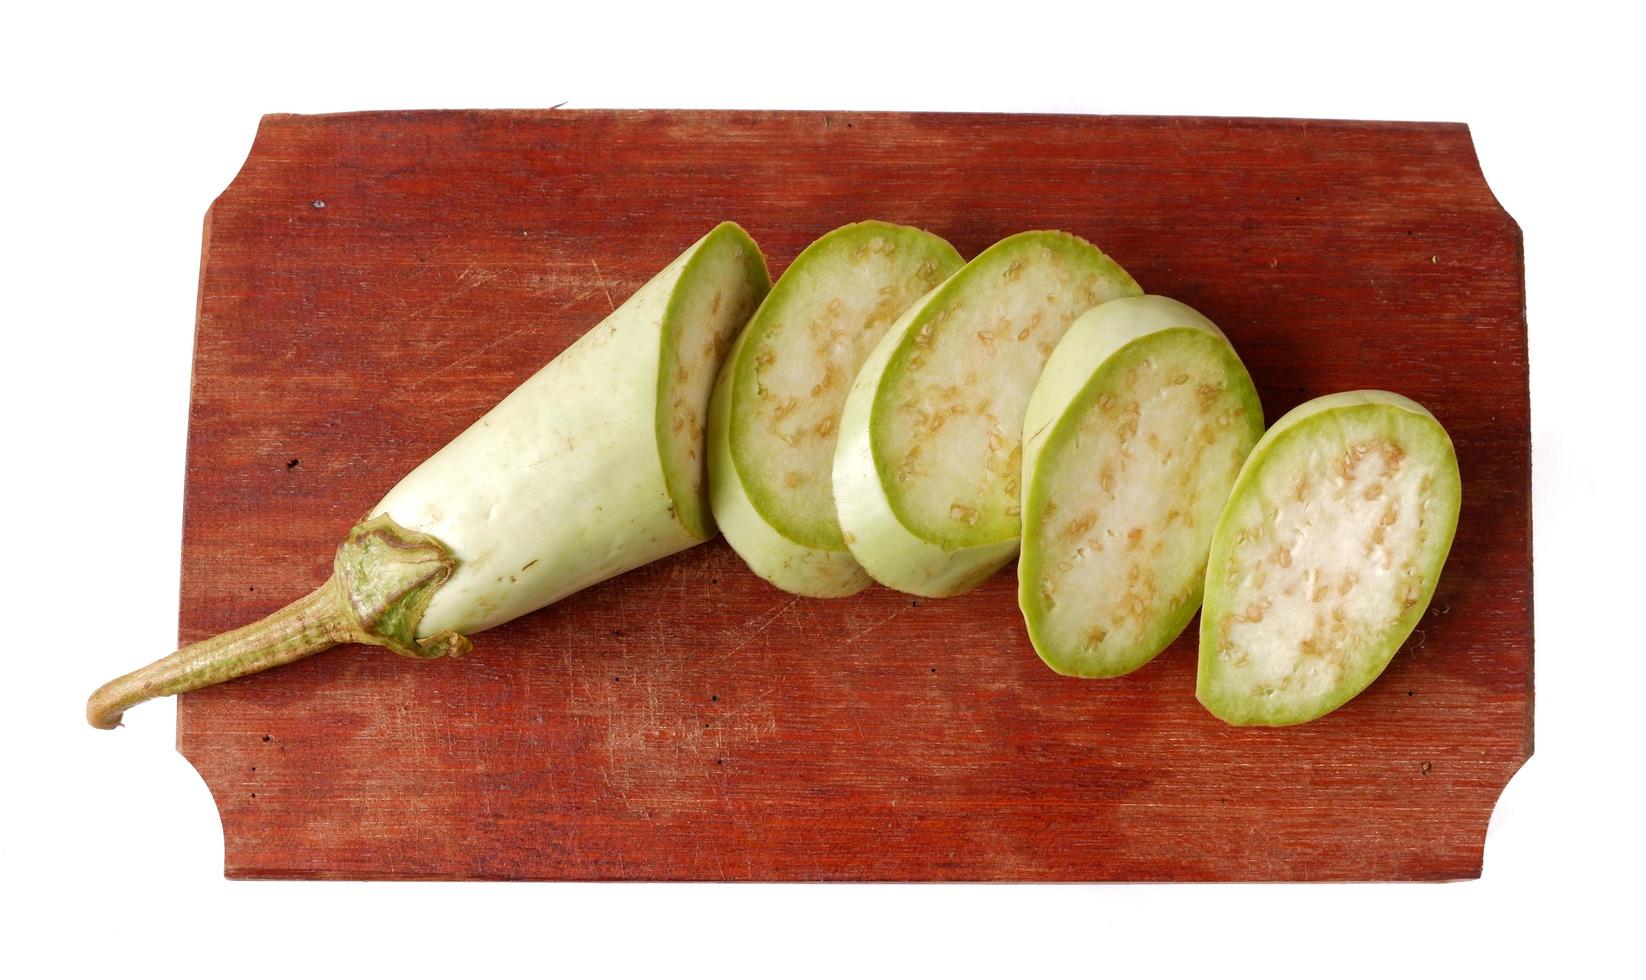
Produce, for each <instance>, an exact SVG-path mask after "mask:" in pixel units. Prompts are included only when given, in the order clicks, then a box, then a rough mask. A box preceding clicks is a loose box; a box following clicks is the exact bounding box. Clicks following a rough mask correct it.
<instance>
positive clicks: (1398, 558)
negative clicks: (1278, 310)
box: [1195, 391, 1462, 725]
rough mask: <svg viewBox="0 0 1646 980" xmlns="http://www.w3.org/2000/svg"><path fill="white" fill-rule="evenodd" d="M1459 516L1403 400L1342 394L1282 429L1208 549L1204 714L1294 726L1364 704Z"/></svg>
mask: <svg viewBox="0 0 1646 980" xmlns="http://www.w3.org/2000/svg"><path fill="white" fill-rule="evenodd" d="M1461 503H1462V480H1461V477H1460V475H1459V472H1458V466H1457V454H1456V452H1455V450H1454V448H1453V446H1452V441H1451V439H1450V437H1449V436H1447V434H1446V430H1445V429H1444V428H1442V427H1441V425H1440V423H1439V422H1438V421H1437V420H1436V419H1435V417H1434V416H1433V415H1431V414H1430V413H1429V412H1428V411H1427V410H1426V409H1425V408H1424V407H1423V406H1421V405H1419V404H1418V403H1417V402H1414V401H1412V400H1411V399H1409V398H1406V397H1403V396H1401V395H1397V394H1394V393H1392V392H1387V391H1351V392H1344V393H1341V394H1336V395H1327V396H1325V397H1323V398H1316V399H1314V400H1313V401H1309V402H1305V403H1304V404H1302V405H1299V406H1298V407H1297V408H1294V409H1292V410H1291V411H1290V412H1288V413H1286V414H1285V415H1284V416H1282V417H1281V418H1280V420H1279V421H1278V422H1276V423H1275V424H1274V426H1273V427H1271V428H1270V429H1269V431H1268V432H1267V433H1266V434H1265V435H1264V436H1263V438H1262V440H1261V441H1259V442H1258V444H1257V447H1256V448H1255V449H1253V450H1252V453H1251V456H1249V457H1248V458H1247V460H1246V463H1245V466H1244V467H1243V468H1242V469H1241V472H1240V477H1239V479H1238V480H1237V481H1236V483H1235V487H1234V491H1233V493H1232V494H1231V495H1230V497H1229V501H1228V503H1227V505H1226V506H1225V507H1224V510H1223V513H1222V515H1221V517H1220V518H1219V521H1218V527H1217V532H1216V534H1215V535H1214V537H1213V540H1212V549H1211V557H1210V561H1209V563H1208V565H1207V569H1206V597H1205V606H1204V608H1203V609H1202V610H1201V617H1200V669H1199V676H1198V679H1197V683H1196V692H1195V693H1196V696H1197V697H1198V698H1199V700H1200V702H1201V704H1203V705H1205V707H1206V708H1207V710H1209V711H1211V713H1212V714H1214V715H1216V716H1217V717H1218V718H1221V719H1222V720H1224V721H1226V722H1228V723H1229V724H1232V725H1295V724H1299V723H1302V722H1307V721H1312V720H1314V719H1316V718H1319V717H1321V716H1322V715H1325V714H1327V713H1328V712H1330V711H1333V710H1335V709H1337V708H1338V707H1341V706H1342V705H1343V704H1345V703H1347V702H1348V701H1349V700H1350V699H1351V698H1353V697H1354V696H1355V695H1357V694H1359V693H1360V692H1361V691H1363V690H1364V689H1365V688H1366V687H1367V686H1368V685H1370V684H1371V683H1372V681H1374V680H1376V679H1377V677H1378V676H1379V675H1380V674H1382V673H1383V670H1384V668H1385V667H1387V666H1388V664H1389V662H1390V660H1391V659H1392V658H1393V657H1394V655H1395V652H1396V651H1397V650H1398V649H1399V648H1400V646H1401V644H1402V643H1404V642H1405V640H1406V638H1407V637H1408V636H1409V635H1410V634H1411V632H1412V628H1413V627H1414V626H1416V625H1417V622H1418V620H1419V619H1420V618H1422V616H1423V613H1424V610H1426V609H1427V608H1428V606H1429V600H1430V599H1431V598H1433V596H1434V591H1435V587H1436V585H1437V584H1438V582H1439V579H1440V573H1441V569H1442V567H1443V566H1444V565H1445V562H1446V556H1447V554H1448V552H1450V550H1451V546H1452V537H1453V535H1454V534H1455V533H1456V530H1457V518H1458V511H1459V508H1460V506H1461Z"/></svg>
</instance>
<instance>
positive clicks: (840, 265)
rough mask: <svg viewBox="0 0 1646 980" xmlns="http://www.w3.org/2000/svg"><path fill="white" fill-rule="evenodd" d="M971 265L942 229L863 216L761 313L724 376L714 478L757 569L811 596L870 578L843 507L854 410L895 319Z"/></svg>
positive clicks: (726, 514) (794, 269) (842, 590)
mask: <svg viewBox="0 0 1646 980" xmlns="http://www.w3.org/2000/svg"><path fill="white" fill-rule="evenodd" d="M963 264H964V262H963V260H962V259H961V258H960V255H959V253H957V252H956V251H955V250H954V248H953V247H952V246H950V245H949V243H948V242H945V241H944V240H943V239H941V238H938V237H937V236H935V235H931V234H928V233H926V232H924V231H921V230H919V229H916V228H907V227H903V226H900V225H893V224H887V223H885V222H881V221H865V222H859V223H857V224H852V225H847V226H845V227H842V228H837V229H835V230H834V231H832V232H830V233H828V234H827V235H824V236H823V237H822V238H819V239H818V240H817V241H815V242H813V243H812V244H811V245H809V246H807V248H806V249H805V251H803V252H801V253H800V255H799V256H798V257H796V258H795V260H794V262H793V263H791V264H790V266H789V268H788V269H787V270H786V271H785V272H784V273H783V276H782V277H781V278H780V279H779V280H778V281H777V283H776V285H774V286H773V287H772V291H771V293H769V294H768V295H767V297H766V300H765V302H763V303H762V304H761V306H760V309H759V310H757V311H756V312H755V315H754V317H753V319H751V320H750V321H749V326H748V327H747V328H746V329H745V330H744V333H743V335H742V337H740V338H739V340H738V343H737V346H736V348H735V349H734V350H733V352H732V354H731V356H730V357H729V358H728V359H727V361H726V364H725V366H724V367H723V368H722V370H721V377H720V381H719V382H718V384H717V385H716V390H715V396H714V402H713V404H712V405H711V408H710V411H711V424H710V433H709V479H710V485H711V486H710V490H711V502H712V503H713V506H714V511H715V517H716V520H717V521H718V523H719V524H720V528H721V530H722V531H723V532H724V533H725V536H726V540H727V541H728V542H729V543H730V544H731V546H732V547H733V548H734V549H735V550H736V551H737V553H738V554H739V555H741V556H742V557H743V559H744V561H746V562H747V563H748V565H749V567H750V568H751V569H753V570H754V572H755V573H756V574H758V575H760V576H761V577H763V578H765V579H766V580H768V581H770V582H772V583H773V584H774V585H777V586H778V587H779V588H782V589H786V590H788V591H790V592H795V593H798V594H801V595H810V596H844V595H850V594H852V593H854V592H857V591H859V590H861V589H862V588H863V587H864V586H866V585H868V584H869V577H868V576H867V575H866V574H865V573H864V572H863V570H862V568H861V566H859V565H858V563H857V562H856V560H855V559H853V558H852V556H851V553H850V551H849V550H848V549H847V545H846V541H845V538H844V536H843V535H842V533H841V530H840V523H839V521H838V519H837V518H836V516H835V504H834V493H833V476H832V467H833V459H834V446H835V438H836V435H837V433H838V429H839V423H840V412H841V408H842V406H843V405H844V403H845V401H846V393H847V391H848V389H849V388H850V387H851V383H852V378H854V377H855V376H856V375H857V371H858V368H860V367H861V366H862V364H863V361H864V359H865V358H867V357H868V355H869V352H870V351H871V350H873V348H874V346H875V344H876V343H878V342H879V341H880V338H881V337H882V336H884V335H885V333H886V331H887V329H888V328H890V327H891V325H892V324H893V322H895V321H896V320H897V318H898V317H899V316H900V315H901V314H902V313H903V311H904V310H905V309H906V308H908V306H909V305H910V304H912V303H913V302H915V300H917V299H919V298H920V297H921V296H922V295H923V294H925V293H926V292H928V291H929V290H931V289H932V288H933V287H934V286H936V285H937V284H938V283H940V282H942V281H943V280H944V279H946V278H948V276H949V275H950V274H951V273H953V272H954V271H955V270H956V269H958V268H960V267H961V265H963Z"/></svg>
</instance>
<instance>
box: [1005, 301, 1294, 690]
mask: <svg viewBox="0 0 1646 980" xmlns="http://www.w3.org/2000/svg"><path fill="white" fill-rule="evenodd" d="M1023 430H1024V440H1023V446H1024V450H1023V553H1022V556H1021V557H1020V558H1019V559H1018V565H1017V575H1018V604H1019V606H1020V607H1021V608H1022V610H1023V620H1024V623H1025V625H1026V626H1027V627H1028V632H1029V639H1030V641H1031V642H1032V643H1033V645H1034V649H1035V652H1036V653H1037V654H1039V655H1040V659H1041V660H1043V661H1045V663H1046V665H1047V666H1049V667H1051V668H1052V669H1053V670H1055V671H1057V672H1058V673H1060V674H1068V675H1072V676H1076V677H1114V676H1117V675H1120V674H1125V673H1128V672H1130V671H1133V670H1136V669H1137V668H1139V667H1141V666H1143V665H1144V664H1145V663H1147V662H1149V661H1150V660H1151V659H1153V658H1154V657H1155V655H1156V654H1158V653H1160V651H1162V650H1164V649H1165V648H1166V646H1167V645H1168V644H1170V643H1171V642H1172V640H1173V639H1175V638H1176V637H1177V635H1178V634H1179V633H1181V632H1182V631H1183V628H1184V627H1185V626H1187V625H1188V624H1189V620H1190V619H1191V618H1192V617H1193V616H1194V613H1195V610H1196V609H1198V608H1199V607H1200V597H1201V589H1202V586H1203V585H1204V583H1205V577H1206V556H1207V552H1208V551H1209V549H1210V548H1211V543H1212V533H1213V531H1214V530H1215V529H1216V527H1217V519H1218V515H1219V514H1221V513H1222V510H1223V505H1224V503H1225V502H1226V501H1227V500H1228V496H1229V489H1230V488H1231V487H1232V486H1233V485H1234V481H1235V477H1236V476H1237V475H1238V474H1239V472H1240V467H1241V464H1242V463H1244V462H1245V460H1246V456H1247V454H1249V453H1250V452H1251V450H1252V447H1253V446H1254V445H1256V444H1257V441H1258V439H1259V437H1261V436H1262V434H1263V407H1262V405H1261V404H1259V402H1258V397H1257V391H1256V389H1255V388H1253V387H1252V379H1251V376H1250V375H1248V374H1247V373H1246V368H1245V365H1243V364H1241V363H1240V358H1239V357H1238V356H1236V354H1235V351H1234V348H1233V347H1232V346H1230V344H1229V342H1228V339H1227V338H1226V337H1225V336H1224V335H1223V332H1222V331H1220V330H1219V329H1218V328H1217V327H1216V325H1214V324H1213V323H1212V322H1211V321H1210V320H1208V319H1206V318H1205V317H1204V316H1202V315H1201V314H1199V313H1198V312H1196V311H1195V310H1193V309H1191V308H1189V307H1188V306H1185V305H1184V304H1182V303H1179V302H1177V301H1176V300H1172V299H1167V298H1166V297H1164V296H1140V297H1134V298H1124V299H1117V300H1113V301H1112V302H1108V303H1104V304H1103V305H1102V306H1099V307H1097V308H1096V309H1094V310H1092V311H1091V312H1089V313H1086V314H1085V315H1083V316H1081V317H1080V318H1079V319H1078V320H1076V321H1075V322H1074V324H1073V325H1072V326H1071V327H1069V332H1068V333H1067V334H1066V335H1065V336H1064V338H1063V340H1062V342H1061V343H1059V344H1058V345H1057V349H1056V350H1054V351H1053V352H1052V356H1051V359H1050V360H1048V361H1047V362H1046V371H1045V373H1044V374H1042V375H1041V378H1040V382H1039V384H1037V385H1036V386H1035V390H1034V394H1033V395H1031V396H1030V398H1029V407H1028V413H1027V416H1026V418H1025V420H1024V427H1023Z"/></svg>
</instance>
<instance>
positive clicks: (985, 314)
mask: <svg viewBox="0 0 1646 980" xmlns="http://www.w3.org/2000/svg"><path fill="white" fill-rule="evenodd" d="M1141 292H1142V290H1140V289H1139V288H1138V285H1137V283H1136V282H1134V281H1133V280H1132V277H1131V276H1130V275H1128V274H1127V273H1126V271H1125V270H1124V269H1122V268H1121V267H1120V266H1119V265H1117V264H1116V263H1115V262H1114V261H1113V260H1112V259H1110V258H1109V257H1108V256H1106V255H1104V254H1103V253H1102V252H1101V251H1099V250H1098V249H1097V248H1096V247H1095V246H1093V245H1092V244H1090V243H1089V242H1086V241H1084V240H1083V239H1080V238H1076V237H1075V236H1073V235H1068V234H1064V233H1062V232H1050V231H1035V232H1024V233H1022V234H1018V235H1013V236H1011V237H1010V238H1006V239H1003V240H1002V241H999V242H997V243H995V244H994V245H992V246H990V247H989V248H988V249H986V250H984V252H983V253H982V254H980V255H978V256H977V257H976V258H975V259H973V260H972V261H971V262H969V263H968V264H967V265H966V266H965V267H964V268H963V269H961V270H960V271H959V272H956V273H955V274H954V275H953V276H951V277H950V278H949V279H948V281H946V282H944V283H943V284H942V285H941V286H938V287H937V288H936V289H934V290H932V291H931V292H930V293H928V294H927V295H926V296H924V297H922V298H921V299H920V301H919V302H917V303H916V304H915V305H914V306H913V307H911V308H910V309H909V310H908V311H907V312H905V313H904V314H903V316H902V317H901V318H899V320H898V322H897V323H896V324H894V325H893V326H892V328H891V329H890V330H889V331H887V333H886V336H885V337H884V338H882V339H881V341H880V343H879V345H877V346H876V347H875V349H874V351H873V353H871V354H870V355H869V358H868V360H867V361H865V362H864V365H863V368H862V370H861V371H860V372H859V373H858V376H857V379H856V380H855V381H854V382H853V384H852V389H851V391H850V393H848V395H847V396H846V406H845V409H844V411H843V412H842V413H841V422H840V436H839V440H838V442H837V444H836V447H835V457H834V492H835V505H836V510H837V513H838V515H839V518H840V526H841V529H842V534H843V537H844V539H845V541H846V543H847V546H848V547H849V548H850V549H851V552H852V556H853V557H854V558H856V559H857V561H858V563H859V564H861V565H862V566H863V568H864V569H865V570H866V571H867V572H868V573H869V575H870V576H872V577H873V578H874V579H875V580H876V581H878V582H880V583H881V584H882V585H886V586H888V587H890V588H893V589H898V590H900V591H903V592H908V593H912V594H914V595H921V596H932V597H942V596H951V595H957V594H959V593H962V592H965V591H967V590H968V589H971V588H973V587H975V586H977V585H978V584H980V583H982V582H983V581H984V580H985V579H987V578H988V577H989V576H990V575H992V574H994V572H996V571H998V570H999V569H1000V568H1001V567H1002V566H1004V565H1005V564H1006V563H1007V562H1009V561H1011V559H1012V557H1013V556H1014V555H1016V554H1017V550H1018V542H1019V535H1020V533H1021V520H1020V516H1019V515H1020V510H1021V504H1020V492H1021V473H1022V433H1023V416H1024V411H1025V409H1026V408H1027V405H1028V400H1029V394H1030V392H1031V391H1032V390H1033V388H1034V385H1035V382H1036V380H1037V379H1038V378H1039V377H1040V373H1041V370H1042V368H1043V367H1044V366H1045V363H1046V359H1047V358H1048V357H1049V356H1050V355H1051V352H1052V349H1053V348H1054V347H1055V346H1056V345H1057V342H1058V341H1059V340H1061V339H1062V337H1063V334H1064V332H1065V331H1066V330H1067V329H1068V328H1069V325H1070V324H1071V323H1073V322H1074V320H1075V318H1076V317H1077V316H1079V315H1080V314H1082V313H1084V312H1085V311H1086V310H1089V309H1091V308H1092V307H1095V306H1098V305H1100V304H1102V303H1105V302H1108V301H1110V300H1113V299H1118V298H1120V297H1123V296H1136V295H1139V294H1140V293H1141Z"/></svg>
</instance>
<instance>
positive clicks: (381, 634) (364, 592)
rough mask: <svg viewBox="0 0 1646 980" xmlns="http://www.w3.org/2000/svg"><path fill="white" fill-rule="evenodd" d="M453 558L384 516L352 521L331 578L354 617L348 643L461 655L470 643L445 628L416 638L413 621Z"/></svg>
mask: <svg viewBox="0 0 1646 980" xmlns="http://www.w3.org/2000/svg"><path fill="white" fill-rule="evenodd" d="M456 570H457V559H456V558H453V557H452V555H451V552H450V551H448V550H447V549H446V546H445V545H443V544H441V543H440V542H439V541H437V540H435V539H434V538H433V537H431V536H430V535H427V534H422V533H420V532H417V531H408V530H406V529H405V528H403V527H401V526H400V525H398V524H396V523H395V522H394V521H393V520H391V519H390V518H389V517H388V515H386V514H385V515H381V516H378V517H374V518H372V519H371V520H369V521H365V522H363V523H361V524H356V525H355V526H354V527H353V528H351V529H350V530H349V533H348V534H347V535H346V536H345V537H344V538H343V543H342V544H341V545H339V546H338V548H337V558H336V560H335V561H334V562H333V563H332V580H333V581H334V582H336V583H338V586H339V588H340V592H341V595H342V598H343V599H344V601H345V602H346V603H347V605H348V609H349V611H350V613H352V616H353V619H354V623H353V626H354V630H353V631H352V632H353V633H354V634H355V635H352V636H351V637H350V638H349V640H348V641H347V642H352V643H371V644H376V645H377V646H384V647H388V648H389V649H390V650H393V651H394V652H395V653H398V654H400V655H401V656H405V657H416V658H417V659H419V660H433V659H435V658H437V657H461V656H462V655H463V654H465V653H468V652H469V649H470V648H471V647H472V644H471V643H470V642H469V640H468V638H467V637H465V636H462V635H461V634H458V633H454V632H452V631H450V630H447V631H445V632H443V633H437V634H435V635H434V636H430V637H427V638H425V639H421V640H420V639H418V638H417V626H418V624H419V623H420V622H422V620H423V613H424V612H426V611H427V610H428V608H429V602H430V601H431V600H433V599H434V594H435V592H437V591H439V589H440V587H441V586H442V585H445V584H446V580H447V579H449V578H451V575H452V573H453V572H455V571H456Z"/></svg>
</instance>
